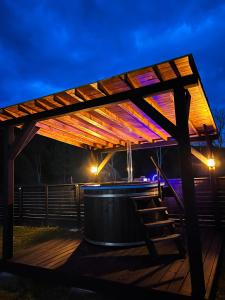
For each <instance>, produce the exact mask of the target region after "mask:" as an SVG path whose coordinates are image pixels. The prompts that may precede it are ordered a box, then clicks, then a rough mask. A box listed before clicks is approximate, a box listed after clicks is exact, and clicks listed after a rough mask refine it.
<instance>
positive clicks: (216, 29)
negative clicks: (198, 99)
mask: <svg viewBox="0 0 225 300" xmlns="http://www.w3.org/2000/svg"><path fill="white" fill-rule="evenodd" d="M187 53H192V54H193V55H194V58H195V61H196V64H197V66H198V69H199V72H200V75H201V78H202V81H203V84H204V87H205V90H206V93H207V95H208V98H209V102H210V104H211V106H214V107H215V106H219V107H225V54H224V53H225V3H224V1H216V0H214V1H212V0H205V1H202V0H198V1H196V0H189V1H182V0H180V1H177V0H176V1H175V0H174V1H169V0H167V1H162V0H157V1H147V0H146V1H142V0H139V1H136V0H135V1H133V0H129V1H128V0H127V1H123V0H108V1H106V0H104V1H103V0H80V1H79V0H64V1H61V0H45V1H44V0H39V1H33V0H29V1H27V0H20V1H17V0H14V1H12V0H8V1H7V0H1V2H0V107H4V106H7V105H10V104H13V103H18V102H22V101H25V100H29V99H32V98H36V97H39V96H43V95H46V94H50V93H54V92H57V91H59V90H63V89H67V88H72V87H76V86H79V85H81V84H85V83H89V82H92V81H96V80H98V79H103V78H105V77H109V76H112V75H115V74H119V73H122V72H125V71H128V70H132V69H135V68H140V67H144V66H147V65H151V64H154V63H157V62H160V61H163V60H166V59H170V58H173V57H177V56H181V55H184V54H187Z"/></svg>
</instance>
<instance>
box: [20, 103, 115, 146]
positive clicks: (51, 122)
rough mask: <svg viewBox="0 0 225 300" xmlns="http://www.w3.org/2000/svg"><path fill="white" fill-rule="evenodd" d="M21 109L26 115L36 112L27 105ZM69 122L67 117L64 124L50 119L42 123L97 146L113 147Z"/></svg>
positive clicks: (22, 105)
mask: <svg viewBox="0 0 225 300" xmlns="http://www.w3.org/2000/svg"><path fill="white" fill-rule="evenodd" d="M19 108H20V109H21V110H23V111H24V112H26V113H32V112H35V111H36V110H35V109H34V108H31V107H29V106H27V105H25V104H21V105H19ZM68 120H70V119H69V118H67V117H64V122H63V121H60V120H57V119H50V120H45V121H42V123H45V124H47V125H49V126H53V127H55V128H58V129H60V130H62V131H65V132H70V133H73V134H76V135H77V136H78V138H79V136H80V137H81V138H83V139H86V140H88V141H91V142H92V143H95V144H101V145H103V146H107V147H110V146H113V144H111V143H109V142H108V141H105V140H103V139H101V138H99V137H96V136H94V135H93V134H89V133H87V132H85V131H82V130H80V129H77V128H76V127H74V126H71V125H70V124H68ZM66 121H67V122H66ZM39 123H40V122H39ZM82 129H83V128H82Z"/></svg>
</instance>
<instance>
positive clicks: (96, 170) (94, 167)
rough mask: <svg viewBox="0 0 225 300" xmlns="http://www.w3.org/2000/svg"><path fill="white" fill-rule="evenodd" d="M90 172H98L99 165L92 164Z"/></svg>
mask: <svg viewBox="0 0 225 300" xmlns="http://www.w3.org/2000/svg"><path fill="white" fill-rule="evenodd" d="M90 172H91V173H92V174H95V175H96V174H97V172H98V167H97V166H92V167H91V168H90Z"/></svg>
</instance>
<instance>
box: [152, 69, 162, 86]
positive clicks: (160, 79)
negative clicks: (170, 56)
mask: <svg viewBox="0 0 225 300" xmlns="http://www.w3.org/2000/svg"><path fill="white" fill-rule="evenodd" d="M152 69H153V71H154V72H155V74H156V76H157V77H158V79H159V81H160V82H163V79H162V75H161V73H160V71H159V69H158V67H157V65H155V66H153V67H152Z"/></svg>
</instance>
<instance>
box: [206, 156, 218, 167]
mask: <svg viewBox="0 0 225 300" xmlns="http://www.w3.org/2000/svg"><path fill="white" fill-rule="evenodd" d="M207 165H208V167H209V168H215V165H216V164H215V159H214V158H209V159H208V161H207Z"/></svg>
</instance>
